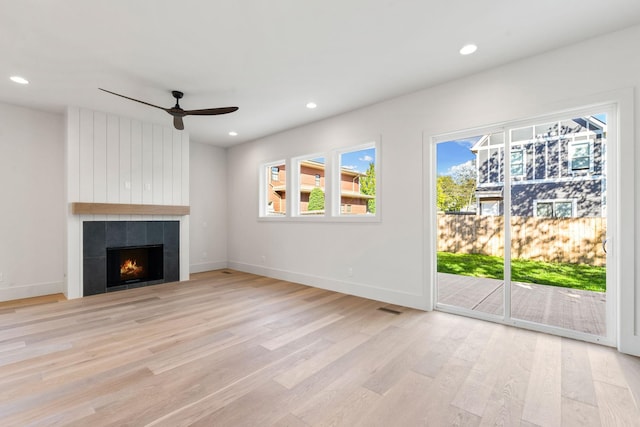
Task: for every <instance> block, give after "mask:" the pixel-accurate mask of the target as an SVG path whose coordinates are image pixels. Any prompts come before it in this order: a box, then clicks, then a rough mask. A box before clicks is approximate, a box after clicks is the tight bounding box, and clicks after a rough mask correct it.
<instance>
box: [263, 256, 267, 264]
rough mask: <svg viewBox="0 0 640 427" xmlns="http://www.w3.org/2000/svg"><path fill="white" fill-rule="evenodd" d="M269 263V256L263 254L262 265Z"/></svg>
mask: <svg viewBox="0 0 640 427" xmlns="http://www.w3.org/2000/svg"><path fill="white" fill-rule="evenodd" d="M266 263H267V257H266V256H265V255H262V265H265V264H266Z"/></svg>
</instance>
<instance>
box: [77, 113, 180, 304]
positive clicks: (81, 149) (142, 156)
mask: <svg viewBox="0 0 640 427" xmlns="http://www.w3.org/2000/svg"><path fill="white" fill-rule="evenodd" d="M66 140H67V145H66V161H67V164H66V170H67V202H68V203H71V202H93V203H133V204H154V205H185V206H186V205H189V135H188V133H186V132H183V131H177V130H174V129H173V128H170V127H164V126H160V125H154V124H150V123H143V122H140V121H136V120H132V119H129V118H125V117H118V116H114V115H110V114H106V113H103V112H98V111H91V110H87V109H80V108H75V107H71V108H68V109H67V135H66ZM171 219H175V220H180V280H188V278H189V217H188V216H179V217H173V216H148V215H72V214H71V212H70V210H69V213H68V215H67V260H66V265H67V286H66V288H67V289H66V295H67V298H79V297H81V296H82V262H81V259H82V222H83V221H117V220H127V221H132V220H133V221H135V220H141V221H142V220H144V221H149V220H171Z"/></svg>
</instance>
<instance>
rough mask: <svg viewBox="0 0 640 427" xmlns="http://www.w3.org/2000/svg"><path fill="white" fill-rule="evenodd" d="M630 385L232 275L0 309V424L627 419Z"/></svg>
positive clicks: (495, 338)
mask: <svg viewBox="0 0 640 427" xmlns="http://www.w3.org/2000/svg"><path fill="white" fill-rule="evenodd" d="M383 306H385V307H386V306H388V307H390V308H392V309H396V310H398V311H400V312H401V314H399V315H395V314H391V313H388V312H384V311H380V310H378V308H379V307H383ZM567 309H571V307H570V306H569V307H568V308H567ZM639 394H640V359H639V358H636V357H631V356H625V355H621V354H619V353H617V352H616V351H615V350H614V349H610V348H606V347H601V346H598V345H595V344H588V343H579V342H575V341H571V340H568V339H564V338H562V339H561V338H558V337H553V336H549V335H545V334H540V333H536V332H531V331H526V330H522V329H515V328H511V327H507V326H504V325H497V324H493V323H488V322H483V321H478V320H474V319H469V318H464V317H459V316H455V315H451V314H447V313H442V312H422V311H419V310H413V309H409V308H404V307H399V306H395V305H388V304H382V303H379V302H376V301H372V300H367V299H363V298H358V297H355V296H349V295H344V294H339V293H336V292H331V291H326V290H322V289H314V288H310V287H307V286H303V285H300V284H295V283H290V282H287V281H282V280H277V279H273V278H266V277H261V276H256V275H253V274H248V273H242V272H238V271H233V270H222V271H212V272H205V273H199V274H196V275H193V280H190V281H188V282H182V283H170V284H163V285H158V286H150V287H146V288H138V289H132V290H128V291H122V292H113V293H109V294H103V295H95V296H91V297H87V298H82V299H78V300H69V301H66V300H61V299H59V298H57V297H56V298H52V299H51V300H50V301H49V300H46V299H43V300H39V301H30V302H19V303H15V304H14V305H13V306H11V305H10V304H9V305H7V304H5V306H4V308H2V307H0V425H2V426H3V427H4V426H21V427H22V426H29V425H33V426H41V425H64V426H82V427H85V426H89V425H90V426H92V427H93V426H98V427H101V426H121V425H131V426H145V425H146V426H171V427H174V426H189V425H207V426H208V425H216V426H233V427H235V426H244V425H260V426H270V425H275V426H292V427H308V426H323V425H336V426H349V427H350V426H354V425H367V426H375V425H385V426H388V425H403V426H404V425H407V426H413V425H434V426H441V425H463V426H474V425H483V426H489V425H505V426H509V425H521V426H548V425H560V424H562V425H581V426H590V425H637V424H634V423H635V422H636V420H638V419H640V415H639V414H640V412H639V409H638V395H639Z"/></svg>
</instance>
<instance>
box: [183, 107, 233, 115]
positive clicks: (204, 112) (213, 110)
mask: <svg viewBox="0 0 640 427" xmlns="http://www.w3.org/2000/svg"><path fill="white" fill-rule="evenodd" d="M236 110H238V107H220V108H205V109H202V110H184V115H185V116H216V115H218V114H228V113H233V112H234V111H236Z"/></svg>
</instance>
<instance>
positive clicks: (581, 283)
mask: <svg viewBox="0 0 640 427" xmlns="http://www.w3.org/2000/svg"><path fill="white" fill-rule="evenodd" d="M503 265H504V259H502V258H500V257H496V256H489V255H479V254H456V253H451V252H438V272H439V273H451V274H459V275H461V276H473V277H486V278H491V279H503V278H504V274H503V273H504V272H503V269H504V267H503ZM511 280H512V281H514V282H525V283H537V284H539V285H549V286H559V287H563V288H573V289H582V290H585V291H596V292H604V291H605V290H606V273H605V267H594V266H591V265H586V264H569V263H557V262H543V261H530V260H526V259H512V260H511Z"/></svg>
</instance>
